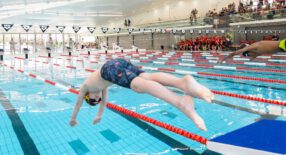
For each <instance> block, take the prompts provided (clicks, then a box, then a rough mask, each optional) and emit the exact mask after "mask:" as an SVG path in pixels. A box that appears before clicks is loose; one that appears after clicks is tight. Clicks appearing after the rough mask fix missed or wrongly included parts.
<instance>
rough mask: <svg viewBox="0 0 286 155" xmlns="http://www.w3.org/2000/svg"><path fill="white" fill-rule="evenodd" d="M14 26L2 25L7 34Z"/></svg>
mask: <svg viewBox="0 0 286 155" xmlns="http://www.w3.org/2000/svg"><path fill="white" fill-rule="evenodd" d="M13 25H14V24H2V27H3V28H4V30H5V31H6V32H8V31H9V30H10V29H11V28H12V27H13Z"/></svg>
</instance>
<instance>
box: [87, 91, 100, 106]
mask: <svg viewBox="0 0 286 155" xmlns="http://www.w3.org/2000/svg"><path fill="white" fill-rule="evenodd" d="M84 99H85V102H86V103H87V104H89V105H91V106H96V105H98V104H99V103H100V102H101V97H100V98H99V99H98V100H95V99H92V98H90V97H89V93H86V94H85V97H84Z"/></svg>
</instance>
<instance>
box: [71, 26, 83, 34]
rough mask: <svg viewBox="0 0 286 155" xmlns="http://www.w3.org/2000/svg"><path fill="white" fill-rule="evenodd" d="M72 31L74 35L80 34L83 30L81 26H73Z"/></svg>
mask: <svg viewBox="0 0 286 155" xmlns="http://www.w3.org/2000/svg"><path fill="white" fill-rule="evenodd" d="M72 29H73V31H74V33H78V31H79V30H80V29H81V27H80V26H73V27H72Z"/></svg>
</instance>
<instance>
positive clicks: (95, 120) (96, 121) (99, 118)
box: [92, 117, 101, 125]
mask: <svg viewBox="0 0 286 155" xmlns="http://www.w3.org/2000/svg"><path fill="white" fill-rule="evenodd" d="M100 121H101V117H95V119H94V120H93V122H92V124H93V125H95V124H97V123H99V122H100Z"/></svg>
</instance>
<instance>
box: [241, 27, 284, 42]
mask: <svg viewBox="0 0 286 155" xmlns="http://www.w3.org/2000/svg"><path fill="white" fill-rule="evenodd" d="M285 27H286V24H285V25H273V26H255V27H246V30H249V31H253V34H250V33H248V34H247V35H246V39H248V40H250V39H254V40H256V41H257V40H261V39H262V38H263V36H268V35H272V34H274V32H272V33H270V30H285ZM261 30H263V31H266V30H268V33H261ZM256 31H258V32H257V33H256ZM277 34H278V35H279V36H280V39H282V38H286V34H285V33H281V34H279V33H277Z"/></svg>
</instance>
